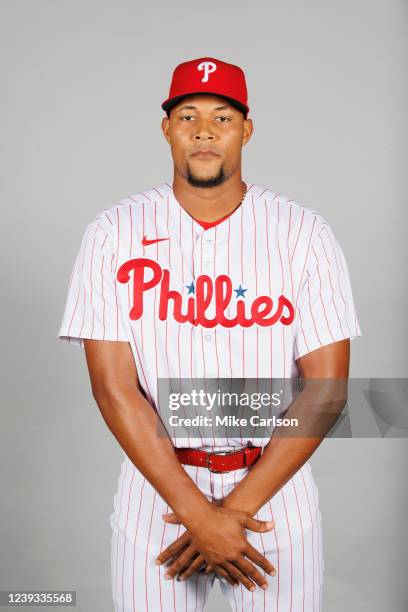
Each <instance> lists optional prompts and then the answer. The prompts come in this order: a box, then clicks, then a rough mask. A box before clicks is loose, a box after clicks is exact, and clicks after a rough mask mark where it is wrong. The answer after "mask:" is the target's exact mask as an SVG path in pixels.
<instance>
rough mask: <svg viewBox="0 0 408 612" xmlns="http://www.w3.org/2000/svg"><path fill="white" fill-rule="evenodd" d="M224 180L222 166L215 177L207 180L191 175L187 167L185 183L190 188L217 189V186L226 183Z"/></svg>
mask: <svg viewBox="0 0 408 612" xmlns="http://www.w3.org/2000/svg"><path fill="white" fill-rule="evenodd" d="M226 178H227V177H226V175H225V172H224V168H223V166H221V167H220V169H219V171H218V174H217V175H216V176H213V177H211V178H208V179H201V178H197V177H195V176H194V175H193V174H191V170H190V167H189V166H187V182H188V183H189V185H192V187H202V188H206V187H217V186H218V185H222V184H223V183H224V182H225V181H226Z"/></svg>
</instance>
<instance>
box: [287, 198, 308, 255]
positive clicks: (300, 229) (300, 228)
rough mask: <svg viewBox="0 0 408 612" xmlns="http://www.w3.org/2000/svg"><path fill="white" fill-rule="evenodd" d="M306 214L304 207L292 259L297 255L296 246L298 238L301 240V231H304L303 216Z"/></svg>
mask: <svg viewBox="0 0 408 612" xmlns="http://www.w3.org/2000/svg"><path fill="white" fill-rule="evenodd" d="M304 216H305V211H304V209H303V210H302V219H301V221H300V226H299V231H298V234H297V237H296V242H295V246H294V248H293V252H292V256H291V258H290V260H291V261H293V258H294V256H295V252H296V247H297V244H298V240H299V236H300V232H301V231H302V226H303V217H304Z"/></svg>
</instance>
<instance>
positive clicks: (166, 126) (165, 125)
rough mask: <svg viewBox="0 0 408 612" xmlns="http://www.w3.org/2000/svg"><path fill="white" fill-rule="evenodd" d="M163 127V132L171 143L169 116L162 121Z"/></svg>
mask: <svg viewBox="0 0 408 612" xmlns="http://www.w3.org/2000/svg"><path fill="white" fill-rule="evenodd" d="M161 128H162V132H163V134H164V137H165V139H166V140H167V142H168V143H169V144H170V136H169V130H170V119H169V118H168V117H163V119H162V122H161Z"/></svg>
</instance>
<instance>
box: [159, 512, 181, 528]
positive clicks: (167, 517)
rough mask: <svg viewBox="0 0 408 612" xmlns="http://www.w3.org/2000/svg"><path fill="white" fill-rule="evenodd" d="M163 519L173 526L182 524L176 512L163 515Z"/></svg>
mask: <svg viewBox="0 0 408 612" xmlns="http://www.w3.org/2000/svg"><path fill="white" fill-rule="evenodd" d="M162 519H163V520H164V521H166V523H172V525H180V524H181V523H180V521H179V520H178V518H177V515H176V514H175V513H174V512H167V513H166V514H162Z"/></svg>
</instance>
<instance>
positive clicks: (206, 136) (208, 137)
mask: <svg viewBox="0 0 408 612" xmlns="http://www.w3.org/2000/svg"><path fill="white" fill-rule="evenodd" d="M194 139H195V140H214V136H213V135H212V134H209V133H208V132H206V131H205V130H200V131H199V132H198V133H197V134H195V135H194Z"/></svg>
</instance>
